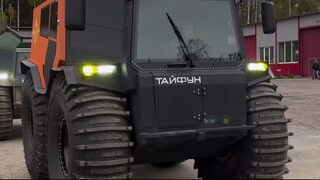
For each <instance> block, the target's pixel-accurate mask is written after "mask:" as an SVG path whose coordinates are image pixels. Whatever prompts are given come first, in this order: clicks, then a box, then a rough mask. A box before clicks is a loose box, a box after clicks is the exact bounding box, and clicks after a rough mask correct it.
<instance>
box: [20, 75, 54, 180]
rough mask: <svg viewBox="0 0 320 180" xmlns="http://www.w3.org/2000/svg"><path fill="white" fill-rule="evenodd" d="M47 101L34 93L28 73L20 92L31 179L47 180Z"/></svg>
mask: <svg viewBox="0 0 320 180" xmlns="http://www.w3.org/2000/svg"><path fill="white" fill-rule="evenodd" d="M48 101H49V98H48V96H46V95H41V94H39V93H37V92H36V91H35V88H34V85H33V80H32V76H31V73H30V71H28V72H27V74H26V77H25V82H24V88H23V91H22V137H23V146H24V155H25V160H26V165H27V168H28V171H29V173H30V175H31V177H32V178H33V179H40V178H48V163H47V131H48V129H47V124H48V118H47V108H48Z"/></svg>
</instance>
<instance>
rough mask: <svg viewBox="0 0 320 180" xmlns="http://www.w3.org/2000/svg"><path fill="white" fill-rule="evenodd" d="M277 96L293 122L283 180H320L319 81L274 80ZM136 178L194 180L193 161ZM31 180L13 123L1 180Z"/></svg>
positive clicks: (3, 150)
mask: <svg viewBox="0 0 320 180" xmlns="http://www.w3.org/2000/svg"><path fill="white" fill-rule="evenodd" d="M273 83H275V84H277V85H279V89H278V90H279V92H280V93H281V94H283V95H284V96H285V98H284V100H283V101H284V104H286V105H288V106H289V107H290V109H289V110H288V111H287V114H286V115H287V117H288V118H291V119H293V122H292V123H291V124H290V125H289V129H290V131H291V132H294V133H295V136H294V137H292V138H291V139H290V143H291V144H292V145H294V146H295V149H294V150H293V151H290V156H291V157H292V158H293V162H292V163H291V164H289V165H288V167H289V169H290V173H289V174H288V175H286V176H285V178H286V179H289V178H291V179H292V178H294V179H298V178H300V179H302V178H303V179H306V178H308V179H320V171H319V167H320V156H319V152H320V140H319V139H320V118H319V117H320V111H319V108H320V81H312V80H309V79H289V80H283V79H280V80H274V81H273ZM133 172H134V174H135V176H134V177H135V178H139V179H140V178H143V179H163V178H167V179H177V178H180V179H195V178H196V177H197V175H196V171H195V170H193V161H191V160H190V161H186V162H185V163H183V164H180V165H178V166H175V167H173V168H169V169H161V168H155V167H152V166H149V165H139V166H134V168H133ZM1 178H3V179H8V178H14V179H16V178H21V179H27V178H30V177H29V175H28V173H27V170H26V167H25V164H24V157H23V149H22V140H21V122H20V120H16V121H15V122H14V138H13V139H12V140H10V141H5V142H1V143H0V179H1Z"/></svg>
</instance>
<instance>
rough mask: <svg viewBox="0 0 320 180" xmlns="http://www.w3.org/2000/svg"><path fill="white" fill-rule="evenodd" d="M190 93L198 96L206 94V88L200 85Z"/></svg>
mask: <svg viewBox="0 0 320 180" xmlns="http://www.w3.org/2000/svg"><path fill="white" fill-rule="evenodd" d="M192 93H193V94H195V95H199V96H205V95H207V88H205V87H202V88H201V89H197V90H194V91H193V92H192Z"/></svg>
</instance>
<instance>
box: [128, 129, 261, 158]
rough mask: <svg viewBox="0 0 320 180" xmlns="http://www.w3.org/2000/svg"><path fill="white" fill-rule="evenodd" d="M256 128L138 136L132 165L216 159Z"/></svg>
mask: <svg viewBox="0 0 320 180" xmlns="http://www.w3.org/2000/svg"><path fill="white" fill-rule="evenodd" d="M254 127H255V126H251V125H250V126H249V125H243V126H234V127H223V128H208V129H199V130H192V129H190V130H181V131H166V132H158V133H157V132H156V133H155V132H153V133H141V134H139V135H138V137H137V138H138V139H140V141H139V142H140V143H142V144H139V145H138V146H136V147H141V148H138V149H136V150H135V155H134V156H135V164H144V163H154V162H168V161H177V160H186V159H195V158H201V157H210V156H215V155H218V154H220V153H221V152H223V151H224V150H225V149H227V148H229V147H231V146H232V145H234V144H235V143H237V142H238V141H240V140H241V139H243V138H244V137H245V136H246V134H247V132H248V131H249V130H251V129H253V128H254Z"/></svg>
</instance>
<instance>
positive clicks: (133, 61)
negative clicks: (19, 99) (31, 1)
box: [22, 0, 292, 179]
mask: <svg viewBox="0 0 320 180" xmlns="http://www.w3.org/2000/svg"><path fill="white" fill-rule="evenodd" d="M237 3H239V1H235V0H87V1H86V0H47V1H46V2H44V3H43V4H42V5H40V6H39V7H37V8H36V9H35V10H34V22H33V38H32V51H31V58H30V60H28V61H23V66H22V70H23V72H24V73H25V74H26V80H25V83H24V88H23V110H22V121H23V122H22V123H23V140H24V151H25V158H26V163H27V167H28V170H29V172H30V174H31V176H32V177H33V178H48V177H49V178H53V179H57V178H62V179H65V178H71V179H74V178H81V179H86V178H88V179H90V178H93V179H96V178H102V179H107V178H119V179H126V178H131V177H132V176H133V174H132V171H131V166H132V165H134V164H143V163H150V164H156V165H168V164H169V165H171V164H174V163H177V162H181V161H183V160H186V159H194V160H195V165H194V167H195V168H196V169H198V174H199V177H200V178H203V179H211V178H216V177H217V178H281V177H282V176H283V175H284V174H286V173H288V170H287V168H286V164H287V163H288V162H290V161H291V159H290V158H289V157H288V155H287V152H288V150H290V149H292V146H290V145H289V144H288V137H289V136H290V135H292V133H289V132H288V130H287V123H288V122H290V120H288V119H286V118H285V115H284V112H285V111H286V110H287V107H286V106H284V105H282V104H281V100H282V98H283V97H282V96H281V95H280V94H277V93H276V89H277V86H275V85H273V84H270V79H271V76H270V75H269V72H268V71H269V68H268V64H267V63H265V62H252V63H249V62H247V61H246V55H245V49H244V40H243V34H242V33H243V32H242V29H241V27H242V26H241V23H240V18H239V15H238V11H237V10H238V8H237ZM262 16H263V26H264V32H265V33H274V31H275V20H274V7H273V4H272V3H270V2H263V3H262Z"/></svg>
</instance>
